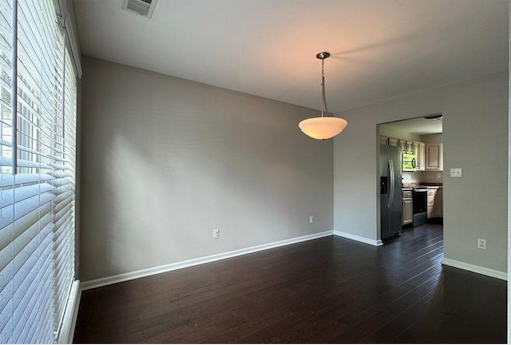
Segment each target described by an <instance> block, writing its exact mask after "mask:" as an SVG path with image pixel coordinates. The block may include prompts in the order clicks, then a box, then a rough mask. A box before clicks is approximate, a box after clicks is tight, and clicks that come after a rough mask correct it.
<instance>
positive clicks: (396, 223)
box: [380, 145, 403, 239]
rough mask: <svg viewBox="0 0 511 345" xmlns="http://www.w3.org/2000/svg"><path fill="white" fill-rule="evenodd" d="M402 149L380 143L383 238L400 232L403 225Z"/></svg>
mask: <svg viewBox="0 0 511 345" xmlns="http://www.w3.org/2000/svg"><path fill="white" fill-rule="evenodd" d="M400 154H401V152H400V150H399V148H398V147H395V146H387V145H380V210H381V238H382V239H384V238H388V237H391V236H394V235H397V234H399V232H400V231H401V227H402V225H401V224H402V223H401V222H402V212H403V197H402V181H401V168H402V164H401V157H400Z"/></svg>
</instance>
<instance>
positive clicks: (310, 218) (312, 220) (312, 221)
mask: <svg viewBox="0 0 511 345" xmlns="http://www.w3.org/2000/svg"><path fill="white" fill-rule="evenodd" d="M309 223H311V224H312V223H314V216H309Z"/></svg>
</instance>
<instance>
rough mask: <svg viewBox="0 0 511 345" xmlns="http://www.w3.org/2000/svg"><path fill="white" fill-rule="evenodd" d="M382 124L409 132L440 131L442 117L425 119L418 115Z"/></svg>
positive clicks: (431, 132)
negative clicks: (414, 117)
mask: <svg viewBox="0 0 511 345" xmlns="http://www.w3.org/2000/svg"><path fill="white" fill-rule="evenodd" d="M382 126H385V127H390V128H392V129H394V130H398V131H400V132H403V133H410V134H434V133H442V118H441V117H440V118H438V119H429V120H427V119H425V118H423V117H419V118H416V119H410V120H403V121H396V122H391V123H386V124H384V125H382Z"/></svg>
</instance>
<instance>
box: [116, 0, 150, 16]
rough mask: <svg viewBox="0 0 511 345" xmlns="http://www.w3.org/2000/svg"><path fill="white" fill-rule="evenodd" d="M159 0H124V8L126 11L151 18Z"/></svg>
mask: <svg viewBox="0 0 511 345" xmlns="http://www.w3.org/2000/svg"><path fill="white" fill-rule="evenodd" d="M156 2H157V0H123V2H122V8H123V9H124V10H126V11H130V12H132V13H136V14H138V15H141V16H144V17H147V18H151V17H152V16H153V12H154V6H156Z"/></svg>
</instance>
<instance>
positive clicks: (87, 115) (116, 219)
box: [80, 57, 333, 281]
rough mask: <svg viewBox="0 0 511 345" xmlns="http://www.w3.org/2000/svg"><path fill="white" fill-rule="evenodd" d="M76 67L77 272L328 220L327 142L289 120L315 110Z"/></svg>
mask: <svg viewBox="0 0 511 345" xmlns="http://www.w3.org/2000/svg"><path fill="white" fill-rule="evenodd" d="M83 68H84V73H83V83H82V96H83V99H82V113H83V116H82V133H81V134H82V175H81V178H82V198H81V203H82V204H81V206H82V207H81V208H82V217H81V238H80V251H81V271H80V278H81V280H82V281H87V280H91V279H96V278H102V277H107V276H111V275H115V274H121V273H126V272H131V271H135V270H140V269H144V268H150V267H154V266H159V265H164V264H169V263H174V262H178V261H182V260H187V259H193V258H198V257H202V256H206V255H211V254H216V253H222V252H226V251H230V250H235V249H240V248H246V247H250V246H254V245H259V244H264V243H269V242H273V241H278V240H284V239H289V238H294V237H298V236H304V235H308V234H314V233H318V232H322V231H325V230H332V229H333V142H332V141H317V140H313V139H311V138H309V137H307V136H305V135H304V134H303V133H301V132H300V130H299V128H298V123H299V122H300V121H301V120H302V119H304V118H307V117H310V116H312V115H316V114H318V111H317V110H312V109H307V108H303V107H298V106H294V105H290V104H285V103H281V102H277V101H272V100H268V99H264V98H260V97H255V96H251V95H247V94H243V93H239V92H234V91H229V90H226V89H221V88H217V87H213V86H208V85H205V84H200V83H195V82H191V81H187V80H183V79H179V78H174V77H169V76H165V75H162V74H157V73H153V72H148V71H145V70H141V69H136V68H132V67H128V66H123V65H119V64H115V63H111V62H106V61H102V60H98V59H93V58H88V57H86V58H84V60H83ZM309 215H313V216H314V222H313V223H312V224H310V223H309ZM214 228H219V229H220V238H219V239H213V238H212V230H213V229H214Z"/></svg>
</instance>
